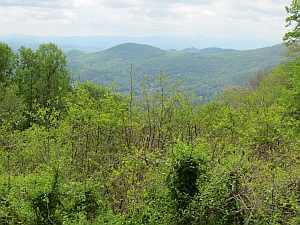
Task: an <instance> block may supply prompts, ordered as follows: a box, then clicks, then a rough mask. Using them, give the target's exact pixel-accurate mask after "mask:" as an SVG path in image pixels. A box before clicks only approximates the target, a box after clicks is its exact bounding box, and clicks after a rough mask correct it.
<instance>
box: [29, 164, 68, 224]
mask: <svg viewBox="0 0 300 225" xmlns="http://www.w3.org/2000/svg"><path fill="white" fill-rule="evenodd" d="M31 203H32V208H33V210H34V212H35V214H36V224H41V225H42V224H57V225H59V224H62V221H61V215H62V211H63V206H62V204H61V202H60V193H59V189H58V171H57V170H55V171H54V176H53V181H52V188H51V190H50V191H49V192H45V193H40V194H38V195H36V196H35V197H33V198H32V199H31Z"/></svg>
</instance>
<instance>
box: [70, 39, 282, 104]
mask: <svg viewBox="0 0 300 225" xmlns="http://www.w3.org/2000/svg"><path fill="white" fill-rule="evenodd" d="M214 50H216V49H214ZM283 51H284V46H282V45H274V46H269V47H265V48H259V49H252V50H234V51H231V50H230V51H228V50H225V52H224V51H220V49H217V51H216V52H219V53H214V54H197V53H190V52H184V51H170V50H161V49H159V48H157V47H153V46H150V45H144V44H136V43H123V44H120V45H117V46H114V47H112V48H109V49H107V50H102V51H99V52H94V53H89V54H79V55H78V56H72V57H70V55H69V53H68V52H67V59H68V60H67V61H68V68H69V69H70V70H72V71H73V76H74V77H75V78H76V75H77V74H80V77H79V76H78V77H77V79H80V80H90V81H94V82H96V83H98V84H100V85H105V86H106V85H110V84H111V83H112V82H114V81H115V82H116V84H117V87H118V88H120V91H121V92H123V93H128V92H129V87H130V83H129V74H130V65H131V64H132V65H133V70H132V73H133V74H134V77H135V82H134V84H133V86H134V91H135V93H136V94H139V89H140V85H141V84H140V79H141V78H143V77H144V76H149V77H150V78H154V77H155V74H156V73H157V72H159V71H160V70H162V71H163V72H164V73H165V75H166V76H170V78H171V80H176V79H185V80H186V82H185V86H186V87H187V89H188V90H192V89H196V94H197V95H200V96H202V97H203V99H204V100H203V101H211V100H213V99H214V98H215V94H216V93H217V92H219V91H222V90H223V89H225V88H229V87H231V86H241V85H243V83H245V81H246V79H247V78H249V77H250V76H251V75H254V74H255V73H257V72H258V71H259V70H264V69H269V68H271V67H273V66H276V65H278V64H279V63H280V62H281V61H282V60H284V58H282V57H281V53H282V52H283Z"/></svg>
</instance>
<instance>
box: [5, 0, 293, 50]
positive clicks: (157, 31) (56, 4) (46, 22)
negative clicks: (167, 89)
mask: <svg viewBox="0 0 300 225" xmlns="http://www.w3.org/2000/svg"><path fill="white" fill-rule="evenodd" d="M290 3H291V0H290V1H288V0H0V35H10V34H24V35H37V36H47V35H52V36H98V35H104V36H132V37H133V36H134V37H143V36H153V35H156V36H158V35H172V36H182V35H185V36H196V35H201V36H205V37H207V38H210V37H211V38H219V39H232V40H244V39H248V40H249V39H250V40H252V39H253V40H256V41H257V40H259V41H261V42H262V43H270V45H271V44H276V43H281V42H282V37H283V35H284V33H285V32H287V31H288V29H287V28H285V24H286V23H285V18H286V17H287V16H288V14H287V13H286V11H285V6H287V5H290Z"/></svg>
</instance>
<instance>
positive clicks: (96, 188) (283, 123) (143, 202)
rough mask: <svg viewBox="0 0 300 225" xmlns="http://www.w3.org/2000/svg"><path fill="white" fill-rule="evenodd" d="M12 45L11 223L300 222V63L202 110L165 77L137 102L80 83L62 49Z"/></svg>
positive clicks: (5, 175) (3, 149) (0, 200)
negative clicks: (73, 79) (17, 48)
mask: <svg viewBox="0 0 300 225" xmlns="http://www.w3.org/2000/svg"><path fill="white" fill-rule="evenodd" d="M1 50H2V51H3V52H5V53H6V54H3V55H6V56H7V57H6V58H4V57H2V58H1V60H2V62H6V63H2V64H1V65H4V66H3V67H1V71H0V75H1V82H2V84H1V95H0V115H1V117H0V224H203V225H204V224H299V223H300V178H299V174H300V164H299V147H300V146H299V141H298V140H299V110H300V101H299V95H300V91H299V90H300V79H299V71H300V63H299V62H300V58H296V59H294V60H291V61H287V62H284V63H282V64H281V65H279V66H278V67H276V68H273V69H272V70H271V71H268V72H263V73H259V74H257V75H256V76H254V77H253V78H251V79H250V80H249V85H248V86H245V87H243V88H237V87H232V88H231V89H227V90H226V91H224V93H223V94H220V95H219V96H218V99H219V100H218V101H216V102H211V103H208V104H205V105H198V104H195V102H197V97H196V96H195V95H194V94H193V93H189V92H186V91H185V90H184V89H180V88H179V87H180V83H181V81H176V82H175V83H172V82H170V80H169V78H166V77H165V76H164V74H163V72H159V73H158V74H157V77H156V79H155V80H150V79H148V78H145V79H144V81H143V88H142V89H141V94H140V96H139V97H138V98H134V97H133V96H131V95H129V96H122V95H119V94H118V93H117V92H116V91H115V90H114V87H113V86H112V87H101V86H98V85H96V84H92V83H89V82H84V83H77V84H73V87H71V83H70V74H69V72H68V71H66V69H65V68H66V62H65V56H64V55H63V54H62V52H61V51H60V50H59V49H57V47H56V46H55V45H53V44H49V45H42V46H41V47H40V48H39V50H37V52H32V51H31V50H30V49H26V48H22V49H21V51H20V55H19V56H15V55H14V54H13V53H11V52H12V51H11V50H10V48H9V47H8V46H6V45H5V44H1ZM18 57H19V58H18ZM16 58H18V60H15V59H16Z"/></svg>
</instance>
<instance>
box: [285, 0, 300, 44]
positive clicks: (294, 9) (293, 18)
mask: <svg viewBox="0 0 300 225" xmlns="http://www.w3.org/2000/svg"><path fill="white" fill-rule="evenodd" d="M285 9H286V12H287V13H289V14H291V15H290V16H288V17H287V18H286V20H285V21H286V23H287V24H286V27H291V28H292V30H291V31H288V32H287V33H286V34H285V35H284V37H283V41H285V43H286V44H287V45H291V44H293V43H296V42H298V41H299V37H300V29H299V18H300V17H299V11H300V3H299V0H292V3H291V5H290V6H286V7H285Z"/></svg>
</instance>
